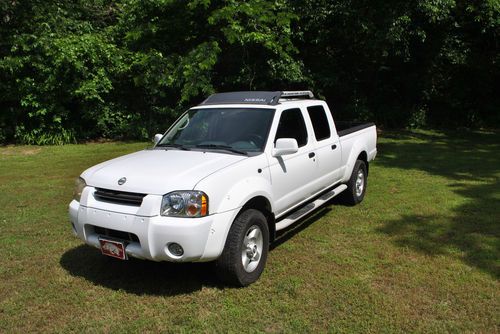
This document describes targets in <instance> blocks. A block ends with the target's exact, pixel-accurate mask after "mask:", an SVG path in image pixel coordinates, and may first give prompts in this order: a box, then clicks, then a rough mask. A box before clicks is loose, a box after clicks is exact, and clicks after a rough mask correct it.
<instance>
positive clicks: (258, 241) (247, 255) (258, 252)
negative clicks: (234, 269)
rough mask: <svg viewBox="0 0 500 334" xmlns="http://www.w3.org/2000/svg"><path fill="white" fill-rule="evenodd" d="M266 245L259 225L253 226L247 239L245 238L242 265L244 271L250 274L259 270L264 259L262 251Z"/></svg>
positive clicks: (246, 235)
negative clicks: (258, 267)
mask: <svg viewBox="0 0 500 334" xmlns="http://www.w3.org/2000/svg"><path fill="white" fill-rule="evenodd" d="M263 245H264V238H263V236H262V231H261V229H260V227H258V226H257V225H253V226H251V227H250V228H249V229H248V230H247V233H245V238H243V245H242V246H243V247H242V249H241V263H242V264H243V269H245V271H246V272H248V273H250V272H252V271H254V270H255V268H257V266H258V265H259V262H260V259H261V257H262V249H263Z"/></svg>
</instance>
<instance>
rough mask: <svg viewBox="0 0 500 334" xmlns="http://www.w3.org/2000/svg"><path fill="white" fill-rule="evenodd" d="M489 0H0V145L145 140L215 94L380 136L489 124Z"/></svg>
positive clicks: (495, 75) (492, 94)
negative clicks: (267, 93) (295, 105)
mask: <svg viewBox="0 0 500 334" xmlns="http://www.w3.org/2000/svg"><path fill="white" fill-rule="evenodd" d="M499 12H500V1H498V0H483V1H465V0H422V1H395V0H386V1H367V0H360V1H352V0H339V1H329V0H306V1H293V0H277V1H261V0H250V1H230V0H228V1H210V0H191V1H183V0H148V1H143V0H141V1H139V0H118V1H107V0H85V1H83V0H76V1H75V0H71V1H69V0H31V1H21V0H0V142H4V143H6V142H19V143H32V144H60V143H66V142H73V141H76V140H85V139H92V138H98V137H106V138H138V139H143V138H147V137H149V136H150V135H151V134H153V133H154V132H157V131H162V130H164V129H165V128H166V126H167V125H168V124H169V123H170V122H171V121H172V120H173V119H174V118H175V117H176V116H177V115H178V114H179V113H180V112H182V111H183V110H184V109H185V108H186V107H188V106H189V105H192V104H194V103H197V102H199V101H201V100H202V99H203V98H204V97H205V96H207V95H208V94H210V93H212V92H215V91H230V90H248V89H262V90H264V89H265V90H279V89H304V88H308V89H312V90H313V91H314V92H315V93H316V94H317V95H319V96H321V97H324V98H327V99H328V101H329V102H331V104H332V105H333V106H334V108H335V112H336V113H337V114H338V116H337V117H338V118H339V119H341V118H345V119H360V120H366V119H369V120H374V121H376V122H377V124H378V125H381V126H385V127H421V126H434V127H457V126H464V127H497V126H498V125H499V124H500V112H499V106H500V103H499V102H500V101H499V94H498V93H497V90H498V89H495V87H496V84H497V83H498V81H499V66H498V61H499V53H498V37H497V36H498V31H499V20H500V16H499Z"/></svg>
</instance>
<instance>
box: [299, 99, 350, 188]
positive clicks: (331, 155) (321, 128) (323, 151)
mask: <svg viewBox="0 0 500 334" xmlns="http://www.w3.org/2000/svg"><path fill="white" fill-rule="evenodd" d="M307 113H308V115H309V119H310V120H311V123H312V127H313V130H314V139H315V141H316V150H315V152H316V157H317V162H318V182H319V186H320V187H321V188H326V187H328V186H331V185H332V184H334V183H336V182H337V181H339V180H340V178H341V175H340V172H341V168H340V167H341V165H342V153H341V152H342V150H341V147H340V141H339V136H338V135H337V131H336V130H335V127H334V126H333V119H331V117H332V116H331V114H330V113H327V112H326V110H325V108H324V107H323V106H322V105H321V104H319V105H313V106H309V107H307Z"/></svg>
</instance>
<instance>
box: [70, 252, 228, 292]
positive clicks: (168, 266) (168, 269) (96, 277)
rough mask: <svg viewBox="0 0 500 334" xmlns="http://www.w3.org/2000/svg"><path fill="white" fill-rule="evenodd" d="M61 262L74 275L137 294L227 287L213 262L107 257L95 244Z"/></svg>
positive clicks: (71, 253) (72, 253) (71, 254)
mask: <svg viewBox="0 0 500 334" xmlns="http://www.w3.org/2000/svg"><path fill="white" fill-rule="evenodd" d="M60 264H61V266H62V267H63V268H64V269H66V270H67V271H68V272H69V273H70V274H71V275H73V276H76V277H82V278H84V279H86V280H88V281H91V282H92V283H94V284H97V285H101V286H104V287H107V288H110V289H113V290H124V291H127V292H129V293H134V294H137V295H161V296H174V295H181V294H189V293H192V292H194V291H198V290H201V289H202V288H203V287H204V286H209V287H218V288H223V287H224V286H221V285H220V284H219V283H218V282H217V279H216V277H215V274H214V272H213V268H212V265H211V263H169V262H153V261H145V260H144V261H143V260H137V259H130V260H129V261H121V260H116V259H113V258H110V257H106V256H104V255H102V254H101V252H100V251H99V250H97V249H95V248H93V247H90V246H87V245H81V246H78V247H75V248H73V249H71V250H69V251H67V252H66V253H64V254H63V256H62V257H61V260H60Z"/></svg>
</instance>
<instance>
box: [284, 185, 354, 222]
mask: <svg viewBox="0 0 500 334" xmlns="http://www.w3.org/2000/svg"><path fill="white" fill-rule="evenodd" d="M346 189H347V186H346V185H345V184H341V185H340V186H338V187H337V188H334V189H333V190H330V191H329V192H327V193H324V194H323V195H321V196H320V197H318V198H317V199H316V200H315V201H313V202H311V203H309V204H307V205H306V206H304V207H302V208H300V209H299V210H297V211H295V212H293V213H291V214H290V215H288V216H286V217H285V218H283V219H282V220H281V221H279V222H278V223H276V231H280V230H282V229H284V228H287V227H288V226H290V225H292V224H293V223H295V222H296V221H298V220H299V219H301V218H302V217H304V216H305V215H307V214H308V213H311V212H312V211H314V210H317V209H319V208H320V207H321V206H322V205H323V204H325V203H326V202H328V201H329V200H331V199H332V198H334V197H335V196H337V195H338V194H340V193H341V192H343V191H344V190H346Z"/></svg>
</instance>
